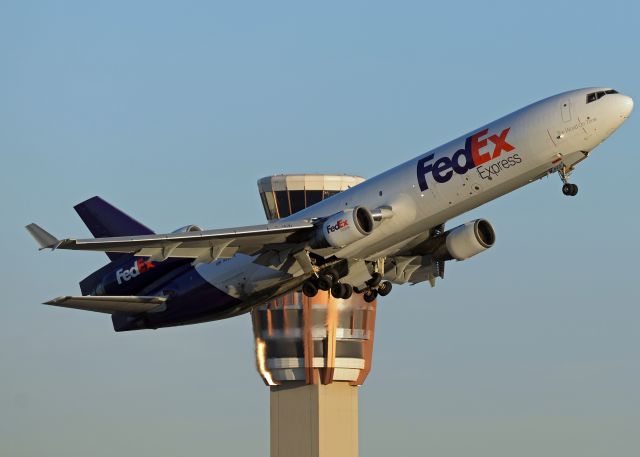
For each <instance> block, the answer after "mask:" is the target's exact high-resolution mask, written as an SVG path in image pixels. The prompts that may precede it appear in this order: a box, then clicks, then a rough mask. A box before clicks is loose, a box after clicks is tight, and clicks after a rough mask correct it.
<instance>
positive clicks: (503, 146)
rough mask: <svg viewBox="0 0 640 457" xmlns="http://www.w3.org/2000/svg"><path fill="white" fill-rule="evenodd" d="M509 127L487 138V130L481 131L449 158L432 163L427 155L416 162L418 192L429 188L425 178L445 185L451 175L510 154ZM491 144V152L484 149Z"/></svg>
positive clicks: (431, 155) (441, 158) (442, 158)
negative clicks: (428, 177) (505, 153)
mask: <svg viewBox="0 0 640 457" xmlns="http://www.w3.org/2000/svg"><path fill="white" fill-rule="evenodd" d="M510 129H511V127H507V128H506V129H504V130H503V131H502V132H501V133H500V134H494V135H491V136H487V135H488V133H489V129H484V130H481V131H479V132H477V133H474V134H473V135H471V136H469V137H467V138H466V140H465V144H464V149H458V150H457V151H456V152H454V153H453V155H452V156H451V157H447V156H444V157H440V158H439V159H438V160H436V161H435V162H433V158H434V155H433V154H429V155H427V156H426V157H423V158H422V159H420V160H418V166H417V176H418V184H419V185H420V190H421V191H425V190H427V189H428V188H429V184H428V183H427V176H432V177H433V179H434V180H435V182H437V183H441V184H442V183H445V182H447V181H449V180H450V179H451V177H452V176H453V173H454V172H455V173H457V174H459V175H463V174H465V173H466V172H467V171H469V170H471V169H472V168H476V167H479V166H480V165H482V164H483V163H485V162H488V161H489V160H492V159H495V158H498V157H500V154H501V153H502V151H505V152H510V151H513V150H514V149H515V147H513V146H512V145H511V144H509V143H508V142H507V135H509V130H510ZM489 143H492V144H493V150H490V149H489V148H486V146H487V145H489Z"/></svg>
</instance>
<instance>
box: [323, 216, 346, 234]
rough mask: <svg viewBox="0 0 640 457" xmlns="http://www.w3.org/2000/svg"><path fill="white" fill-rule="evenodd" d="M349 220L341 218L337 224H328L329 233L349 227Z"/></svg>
mask: <svg viewBox="0 0 640 457" xmlns="http://www.w3.org/2000/svg"><path fill="white" fill-rule="evenodd" d="M348 225H349V222H348V221H347V220H346V219H339V220H338V222H336V223H335V225H327V233H331V232H335V231H336V230H342V229H343V228H345V227H347V226H348Z"/></svg>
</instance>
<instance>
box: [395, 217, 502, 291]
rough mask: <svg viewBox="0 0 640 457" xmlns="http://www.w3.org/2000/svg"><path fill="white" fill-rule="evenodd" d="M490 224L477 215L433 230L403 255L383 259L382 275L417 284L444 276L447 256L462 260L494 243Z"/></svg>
mask: <svg viewBox="0 0 640 457" xmlns="http://www.w3.org/2000/svg"><path fill="white" fill-rule="evenodd" d="M495 240H496V236H495V231H494V230H493V227H492V226H491V224H490V223H489V221H487V220H485V219H477V220H475V221H471V222H467V223H466V224H463V225H460V226H458V227H455V228H453V229H451V230H447V231H446V232H444V231H443V230H442V227H438V228H437V230H432V232H431V234H430V238H428V239H427V240H426V241H423V242H422V243H420V244H419V245H417V246H414V247H413V248H411V249H410V250H408V251H407V252H404V253H402V255H398V256H394V257H389V258H387V260H386V262H385V273H384V278H385V279H386V280H388V281H391V282H394V283H396V284H404V283H407V282H408V283H412V284H416V283H419V282H423V281H429V282H430V283H431V285H432V286H433V285H434V284H435V279H436V278H442V277H444V263H445V261H447V260H453V259H455V260H465V259H468V258H469V257H473V256H474V255H477V254H479V253H481V252H483V251H486V250H487V249H489V248H490V247H491V246H493V244H494V243H495Z"/></svg>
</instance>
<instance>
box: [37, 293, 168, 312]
mask: <svg viewBox="0 0 640 457" xmlns="http://www.w3.org/2000/svg"><path fill="white" fill-rule="evenodd" d="M166 301H167V299H166V298H165V297H138V296H135V295H133V296H91V295H87V296H83V297H72V296H68V295H67V296H64V297H58V298H54V299H53V300H50V301H48V302H45V303H44V304H45V305H53V306H63V307H65V308H75V309H83V310H85V311H95V312H98V313H107V314H114V313H127V314H137V313H144V312H146V311H150V310H152V309H154V308H157V307H158V306H160V305H162V304H163V303H164V302H166Z"/></svg>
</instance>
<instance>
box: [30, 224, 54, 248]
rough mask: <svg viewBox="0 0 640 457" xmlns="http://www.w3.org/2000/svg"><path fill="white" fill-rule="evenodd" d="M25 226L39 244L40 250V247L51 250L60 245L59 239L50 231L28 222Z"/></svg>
mask: <svg viewBox="0 0 640 457" xmlns="http://www.w3.org/2000/svg"><path fill="white" fill-rule="evenodd" d="M25 228H26V229H27V231H28V232H29V233H30V234H31V236H32V237H33V239H35V240H36V242H37V243H38V245H40V250H42V249H51V250H53V249H55V248H57V247H58V246H59V245H60V240H59V239H58V238H56V237H55V236H53V235H52V234H51V233H49V232H47V231H46V230H45V229H43V228H42V227H40V226H39V225H38V224H29V225H27V226H26V227H25Z"/></svg>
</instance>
